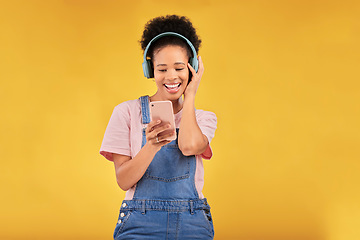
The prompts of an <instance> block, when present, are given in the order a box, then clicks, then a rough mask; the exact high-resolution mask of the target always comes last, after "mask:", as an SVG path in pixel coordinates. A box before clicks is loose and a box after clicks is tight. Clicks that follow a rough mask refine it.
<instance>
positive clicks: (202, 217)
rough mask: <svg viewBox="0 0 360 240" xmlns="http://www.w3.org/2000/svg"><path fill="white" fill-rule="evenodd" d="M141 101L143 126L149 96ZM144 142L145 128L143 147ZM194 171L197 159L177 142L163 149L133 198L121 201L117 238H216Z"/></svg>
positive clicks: (116, 229)
mask: <svg viewBox="0 0 360 240" xmlns="http://www.w3.org/2000/svg"><path fill="white" fill-rule="evenodd" d="M140 102H141V115H142V123H143V124H148V123H149V122H150V113H149V97H148V96H143V97H140ZM176 131H177V133H178V132H179V129H176ZM145 143H146V134H145V128H144V129H143V132H142V147H143V146H144V145H145ZM195 170H196V159H195V156H194V155H193V156H185V155H183V154H182V152H181V151H180V149H179V148H178V142H177V139H176V140H174V141H172V142H170V143H168V144H167V145H165V146H163V147H162V148H161V149H160V150H159V151H158V152H157V153H156V155H155V157H154V159H153V160H152V162H151V163H150V165H149V167H148V168H147V170H146V172H145V173H144V175H143V177H142V178H141V179H140V180H139V181H138V182H137V185H136V189H135V193H134V196H133V199H132V200H124V201H123V202H122V205H121V208H120V213H119V218H118V222H117V224H116V227H115V231H114V239H154V240H161V239H168V240H172V239H179V240H181V239H213V237H214V227H213V222H212V218H211V213H210V206H209V205H208V203H207V201H206V198H204V199H199V196H198V192H197V190H196V187H195V180H194V176H195Z"/></svg>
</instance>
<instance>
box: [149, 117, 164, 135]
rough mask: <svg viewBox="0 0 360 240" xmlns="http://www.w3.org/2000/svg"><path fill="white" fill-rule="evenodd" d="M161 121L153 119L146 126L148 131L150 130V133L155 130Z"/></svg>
mask: <svg viewBox="0 0 360 240" xmlns="http://www.w3.org/2000/svg"><path fill="white" fill-rule="evenodd" d="M160 123H161V120H156V121H155V120H154V121H151V122H150V123H149V124H148V125H147V127H146V132H148V133H149V132H152V131H153V130H154V127H155V126H156V125H159V124H160Z"/></svg>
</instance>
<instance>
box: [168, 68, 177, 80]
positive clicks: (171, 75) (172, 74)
mask: <svg viewBox="0 0 360 240" xmlns="http://www.w3.org/2000/svg"><path fill="white" fill-rule="evenodd" d="M177 77H178V76H177V72H176V70H171V71H167V72H166V76H165V78H166V79H167V80H175V79H177Z"/></svg>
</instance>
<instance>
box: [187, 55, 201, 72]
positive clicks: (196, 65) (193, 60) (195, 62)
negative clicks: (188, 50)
mask: <svg viewBox="0 0 360 240" xmlns="http://www.w3.org/2000/svg"><path fill="white" fill-rule="evenodd" d="M189 63H190V65H191V66H192V67H193V68H194V69H195V71H196V72H198V70H199V61H198V60H197V58H190V60H189Z"/></svg>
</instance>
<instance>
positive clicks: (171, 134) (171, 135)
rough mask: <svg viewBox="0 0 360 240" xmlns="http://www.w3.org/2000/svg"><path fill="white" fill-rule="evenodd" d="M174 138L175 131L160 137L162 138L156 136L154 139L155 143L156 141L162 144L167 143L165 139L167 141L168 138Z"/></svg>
mask: <svg viewBox="0 0 360 240" xmlns="http://www.w3.org/2000/svg"><path fill="white" fill-rule="evenodd" d="M173 136H175V130H174V131H172V132H170V133H168V134H165V135H162V136H158V137H157V139H156V137H155V141H156V140H157V141H158V142H163V141H168V140H166V139H169V138H170V137H173Z"/></svg>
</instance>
